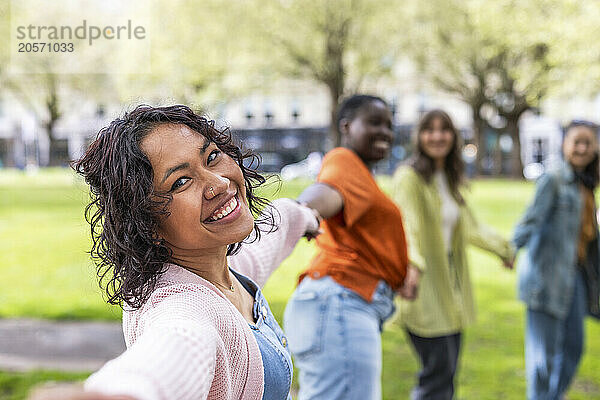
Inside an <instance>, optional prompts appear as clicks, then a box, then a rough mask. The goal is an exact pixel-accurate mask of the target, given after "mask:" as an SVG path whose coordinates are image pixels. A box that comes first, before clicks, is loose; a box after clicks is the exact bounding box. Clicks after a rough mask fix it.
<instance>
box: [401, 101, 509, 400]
mask: <svg viewBox="0 0 600 400" xmlns="http://www.w3.org/2000/svg"><path fill="white" fill-rule="evenodd" d="M416 142H417V143H416V146H415V153H414V155H413V157H412V159H411V161H410V163H409V164H408V165H404V166H401V167H400V168H398V170H397V171H396V173H395V175H394V189H393V197H394V200H395V201H396V203H397V205H398V207H400V209H401V211H402V218H403V220H404V229H405V231H406V236H407V241H408V247H409V251H408V256H409V259H410V262H411V264H412V265H411V266H410V267H409V271H408V276H407V279H406V283H405V288H404V290H408V291H410V290H411V288H413V290H416V288H417V287H418V295H417V299H416V300H415V301H405V300H400V304H399V321H400V323H401V324H402V325H403V326H404V328H405V329H406V330H407V333H408V337H409V338H410V341H411V343H412V345H413V347H414V348H415V350H416V352H417V354H418V356H419V358H420V361H421V364H422V369H421V371H420V373H419V381H418V384H417V385H416V386H415V388H414V389H413V393H412V399H451V398H452V396H453V394H454V374H455V371H456V364H457V361H458V357H459V352H460V342H461V332H462V330H463V329H464V327H465V326H467V325H468V324H469V323H471V322H472V321H473V320H474V318H475V309H474V303H473V294H472V288H471V280H470V277H469V269H468V266H467V256H466V250H465V248H466V246H467V244H468V243H471V244H474V245H476V246H478V247H480V248H482V249H485V250H488V251H491V252H493V253H495V254H496V255H498V256H499V257H500V258H501V259H502V260H503V261H504V264H505V266H506V267H507V268H512V260H513V257H514V256H513V253H514V252H513V249H512V247H511V245H510V243H509V242H508V241H507V240H505V239H503V238H502V237H500V236H499V235H498V234H496V233H495V232H493V231H492V230H491V229H489V228H487V227H485V226H484V225H481V224H478V223H477V221H476V220H475V219H474V218H473V214H472V213H471V211H470V210H469V208H468V207H467V205H466V203H465V200H464V198H463V196H462V195H461V193H460V187H461V186H462V185H463V184H464V177H463V171H464V163H463V161H462V158H461V146H460V136H459V135H458V131H457V130H456V128H455V127H454V124H453V123H452V120H451V119H450V117H449V116H448V114H447V113H446V112H444V111H442V110H433V111H430V112H428V113H426V114H425V115H424V116H423V118H422V119H421V121H420V123H419V126H418V130H417V140H416Z"/></svg>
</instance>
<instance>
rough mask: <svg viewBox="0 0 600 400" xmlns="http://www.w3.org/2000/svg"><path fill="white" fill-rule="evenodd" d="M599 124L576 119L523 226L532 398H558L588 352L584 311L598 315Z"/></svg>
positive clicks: (522, 290)
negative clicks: (560, 157)
mask: <svg viewBox="0 0 600 400" xmlns="http://www.w3.org/2000/svg"><path fill="white" fill-rule="evenodd" d="M596 135H597V126H596V125H594V124H592V123H590V122H586V121H573V122H571V124H569V126H568V127H567V129H566V136H565V139H564V142H563V156H564V162H563V163H561V164H560V166H558V167H557V168H555V169H553V170H551V171H549V172H547V173H546V174H544V175H542V177H540V179H539V180H538V182H537V188H536V193H535V198H534V200H533V203H532V204H531V205H530V206H529V209H528V210H527V212H526V213H525V215H524V216H523V218H522V219H521V221H520V222H519V224H518V225H517V227H516V229H515V234H514V239H513V240H514V243H515V245H516V247H517V248H521V247H525V246H526V247H527V251H526V253H525V254H523V255H522V256H521V257H520V260H519V297H520V299H521V300H522V301H524V302H525V304H526V305H527V326H526V333H525V366H526V374H527V398H528V399H560V398H561V397H562V395H563V394H564V393H565V392H566V390H567V388H568V386H569V384H570V382H571V380H572V378H573V376H574V375H575V371H576V369H577V366H578V364H579V360H580V359H581V355H582V352H583V337H584V332H583V331H584V327H583V320H584V316H585V315H586V314H588V313H590V314H592V315H594V316H596V317H598V316H600V312H599V310H598V306H599V302H598V300H599V296H598V273H599V270H600V269H599V263H598V261H599V243H598V240H599V239H598V225H597V222H596V217H595V216H596V206H595V202H594V189H595V188H596V187H597V185H598V179H599V176H598V140H597V137H596Z"/></svg>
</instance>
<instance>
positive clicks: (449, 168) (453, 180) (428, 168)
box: [409, 109, 466, 205]
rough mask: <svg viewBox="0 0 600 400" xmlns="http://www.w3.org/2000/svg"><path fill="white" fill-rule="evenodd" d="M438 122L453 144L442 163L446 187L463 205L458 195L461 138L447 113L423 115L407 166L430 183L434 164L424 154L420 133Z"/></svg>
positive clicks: (462, 166)
mask: <svg viewBox="0 0 600 400" xmlns="http://www.w3.org/2000/svg"><path fill="white" fill-rule="evenodd" d="M436 120H439V121H441V122H442V129H444V130H446V129H448V130H450V131H451V132H452V134H453V135H454V142H453V144H452V149H451V150H450V153H448V155H447V156H446V161H445V163H444V172H445V174H446V177H447V179H448V186H449V187H450V193H451V194H452V197H454V199H455V200H456V202H457V203H458V204H460V205H463V204H464V203H465V199H464V198H463V196H462V195H461V193H460V187H461V186H463V185H464V184H465V183H466V182H465V176H464V173H465V163H464V161H463V159H462V155H461V147H462V139H461V136H460V134H459V132H458V130H457V129H456V127H455V126H454V123H453V122H452V118H450V116H449V115H448V113H447V112H445V111H443V110H439V109H435V110H431V111H428V112H427V113H425V115H423V117H422V118H421V120H420V121H419V124H418V126H417V131H416V133H415V135H414V139H413V141H414V152H413V155H412V157H411V158H410V160H409V165H410V166H411V167H413V168H414V170H415V171H416V172H417V173H418V174H419V175H421V176H422V177H423V179H424V180H425V181H426V182H427V183H430V182H431V179H432V178H433V174H434V173H435V162H434V160H433V159H432V158H431V157H429V156H428V155H427V153H425V151H424V150H423V147H422V145H421V133H422V132H423V131H425V130H427V129H432V128H433V123H434V122H435V121H436Z"/></svg>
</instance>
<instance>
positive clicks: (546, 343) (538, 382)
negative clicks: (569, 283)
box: [525, 271, 587, 400]
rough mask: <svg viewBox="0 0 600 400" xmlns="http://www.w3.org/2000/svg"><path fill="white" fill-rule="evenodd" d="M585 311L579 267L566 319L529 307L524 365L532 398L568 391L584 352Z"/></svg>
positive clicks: (547, 397) (559, 395)
mask: <svg viewBox="0 0 600 400" xmlns="http://www.w3.org/2000/svg"><path fill="white" fill-rule="evenodd" d="M586 313H587V304H586V287H585V283H584V281H583V277H582V274H581V273H580V272H579V271H578V273H577V277H576V282H575V289H574V292H573V296H572V301H571V305H570V307H569V312H568V314H567V317H566V318H565V319H558V318H555V317H554V316H552V315H550V314H548V313H545V312H543V311H535V310H532V309H528V310H527V328H526V332H525V369H526V374H527V398H528V399H529V400H555V399H557V400H558V399H560V398H562V395H563V394H564V393H565V392H566V391H567V388H568V387H569V384H570V383H571V380H572V379H573V376H575V371H576V370H577V366H578V365H579V360H580V359H581V355H582V353H583V340H584V325H583V321H584V318H585V315H586Z"/></svg>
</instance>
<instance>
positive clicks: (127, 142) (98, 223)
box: [72, 105, 276, 309]
mask: <svg viewBox="0 0 600 400" xmlns="http://www.w3.org/2000/svg"><path fill="white" fill-rule="evenodd" d="M162 124H183V125H186V126H187V127H189V128H190V129H191V130H193V131H194V132H197V133H198V134H199V135H202V136H204V137H206V138H207V139H208V140H210V141H212V142H214V143H215V144H216V145H217V147H219V149H220V150H221V151H223V152H224V153H225V154H227V155H228V156H230V157H231V158H233V159H234V160H235V161H236V163H237V164H238V166H239V167H240V168H241V170H242V173H243V176H244V181H245V186H246V196H247V199H248V205H249V207H250V210H251V211H252V213H253V215H254V216H255V218H256V217H258V216H259V215H260V212H261V210H262V209H263V208H264V207H265V206H266V205H267V204H268V200H266V199H265V198H262V197H259V196H257V195H256V194H255V189H256V188H257V187H258V186H260V185H262V184H264V183H265V182H266V178H265V177H263V176H262V175H261V174H259V173H258V172H257V171H256V168H257V167H258V165H259V163H260V159H259V158H258V156H257V155H256V154H254V153H253V152H251V151H242V149H241V148H240V147H239V146H237V145H236V144H235V143H234V142H233V140H232V137H231V132H230V131H229V130H228V129H227V128H225V129H223V130H219V129H217V128H215V122H214V121H210V120H208V119H206V118H204V117H202V116H200V115H198V114H197V113H195V112H194V111H192V110H191V109H190V108H188V107H186V106H183V105H174V106H169V107H152V106H148V105H140V106H138V107H136V108H135V109H134V110H133V111H131V112H127V113H125V115H123V116H122V117H121V118H117V119H115V120H114V121H112V122H111V123H110V125H108V126H107V127H105V128H103V129H101V130H100V132H98V134H97V136H96V138H95V140H94V141H93V142H92V143H91V145H90V146H89V148H88V149H87V151H86V152H85V154H84V155H83V156H82V157H81V158H80V159H79V160H77V161H74V162H73V163H72V167H73V169H75V171H76V172H77V173H78V174H80V175H82V176H83V177H84V178H85V181H86V182H87V183H88V184H89V185H90V198H91V202H90V203H89V204H88V205H87V206H86V208H85V218H86V220H87V222H89V224H90V226H91V236H92V249H91V251H90V254H91V257H92V260H93V261H94V263H95V264H96V266H97V275H98V278H99V284H100V287H101V288H102V290H103V291H104V293H105V294H106V295H107V296H108V297H107V301H108V303H110V304H114V305H119V306H121V307H123V306H124V303H125V304H127V305H129V306H130V307H132V308H134V309H135V308H139V307H141V306H142V305H143V304H144V303H145V302H146V300H147V299H148V298H149V296H150V294H151V293H152V291H153V290H154V288H155V286H156V282H157V279H158V277H159V276H160V275H161V274H162V273H163V272H165V270H166V269H165V264H166V263H169V262H172V260H171V257H172V252H171V250H170V249H169V248H168V247H167V246H166V245H165V243H164V240H163V239H161V238H159V237H158V235H157V228H158V224H159V221H160V220H161V219H163V218H165V217H167V216H168V215H169V211H168V209H169V204H170V202H171V200H172V195H171V194H169V193H157V192H155V191H154V189H153V185H152V182H153V170H152V166H151V164H150V161H149V159H148V157H147V156H146V155H145V154H144V153H143V152H142V150H141V148H140V142H141V141H142V139H144V137H146V136H147V135H148V134H149V133H150V132H151V131H152V130H153V129H154V128H156V127H157V126H159V125H162ZM245 160H246V161H249V162H246V163H244V161H245ZM266 211H267V212H265V213H263V214H262V215H261V216H260V217H258V219H255V222H254V231H253V233H254V235H251V237H252V239H249V240H257V239H258V238H259V237H260V232H261V231H265V230H270V231H272V230H274V229H276V225H275V219H274V215H273V212H274V211H273V209H271V208H268V210H266ZM265 227H266V229H265ZM240 246H241V243H234V244H230V245H229V246H228V248H227V255H231V254H234V253H235V252H237V251H238V250H239V248H240Z"/></svg>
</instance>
